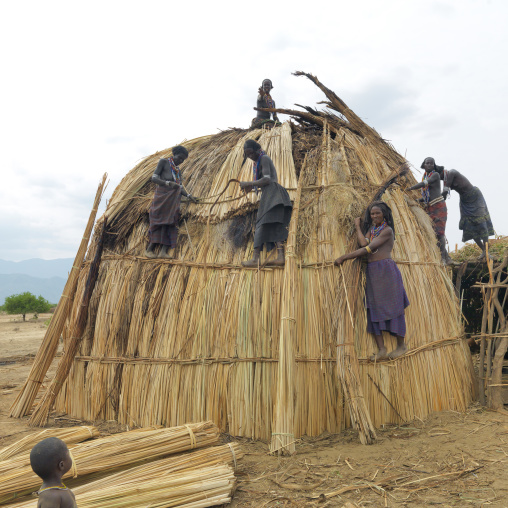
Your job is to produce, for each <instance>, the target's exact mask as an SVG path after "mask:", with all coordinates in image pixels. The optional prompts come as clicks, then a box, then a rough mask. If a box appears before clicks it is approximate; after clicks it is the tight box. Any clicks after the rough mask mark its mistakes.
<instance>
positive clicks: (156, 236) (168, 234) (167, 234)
mask: <svg viewBox="0 0 508 508" xmlns="http://www.w3.org/2000/svg"><path fill="white" fill-rule="evenodd" d="M148 235H149V237H150V243H160V244H161V245H169V247H170V248H171V249H174V248H175V247H176V240H177V239H178V227H177V226H175V225H172V226H167V225H166V226H153V227H151V228H150V230H149V231H148Z"/></svg>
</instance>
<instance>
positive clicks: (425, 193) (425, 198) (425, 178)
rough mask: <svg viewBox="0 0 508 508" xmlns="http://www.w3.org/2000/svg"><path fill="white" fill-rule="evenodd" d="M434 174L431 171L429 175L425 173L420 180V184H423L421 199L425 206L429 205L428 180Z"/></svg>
mask: <svg viewBox="0 0 508 508" xmlns="http://www.w3.org/2000/svg"><path fill="white" fill-rule="evenodd" d="M434 173H435V171H434V170H432V171H431V172H430V173H425V174H424V175H423V178H422V182H425V187H424V188H423V189H422V198H423V201H424V203H425V204H429V201H430V190H429V178H430V177H431V176H432V175H433V174H434Z"/></svg>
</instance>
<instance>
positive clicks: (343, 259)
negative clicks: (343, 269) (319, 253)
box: [333, 255, 346, 266]
mask: <svg viewBox="0 0 508 508" xmlns="http://www.w3.org/2000/svg"><path fill="white" fill-rule="evenodd" d="M345 258H346V256H345V255H344V256H341V257H340V258H337V259H336V260H335V261H334V263H333V264H334V265H335V266H340V265H341V264H342V263H344V261H346V259H345Z"/></svg>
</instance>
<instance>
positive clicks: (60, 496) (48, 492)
mask: <svg viewBox="0 0 508 508" xmlns="http://www.w3.org/2000/svg"><path fill="white" fill-rule="evenodd" d="M30 465H31V466H32V469H33V472H34V473H35V474H36V475H38V476H40V477H41V479H42V485H41V488H40V489H39V490H38V492H37V495H38V496H39V502H38V503H37V508H77V505H76V498H75V497H74V494H73V493H72V491H71V490H69V489H68V488H67V487H66V486H65V485H64V484H63V482H62V477H63V475H64V474H65V473H67V471H69V469H70V468H71V466H72V458H71V455H70V452H69V449H68V448H67V445H66V444H65V443H64V442H63V441H62V440H61V439H58V438H57V437H48V438H47V439H43V440H42V441H41V442H39V443H37V444H36V445H35V446H34V447H33V448H32V451H31V452H30Z"/></svg>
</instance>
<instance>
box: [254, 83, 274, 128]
mask: <svg viewBox="0 0 508 508" xmlns="http://www.w3.org/2000/svg"><path fill="white" fill-rule="evenodd" d="M272 88H273V85H272V81H271V80H270V79H264V80H263V83H261V86H260V87H259V89H258V101H257V107H258V108H275V101H274V100H273V99H272V96H271V95H270V91H271V90H272ZM271 115H272V113H269V112H268V111H258V112H257V116H256V118H254V119H253V120H252V123H251V128H255V129H260V128H261V127H263V126H266V127H269V128H272V127H273V126H274V125H276V124H277V123H278V122H279V119H278V117H277V113H273V121H272V120H271V119H270V116H271Z"/></svg>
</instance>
